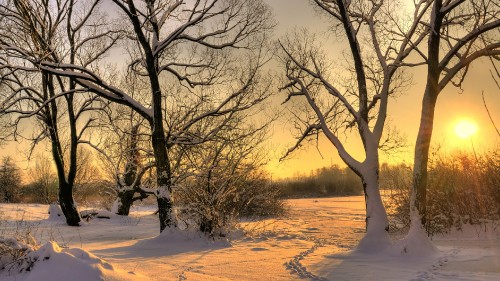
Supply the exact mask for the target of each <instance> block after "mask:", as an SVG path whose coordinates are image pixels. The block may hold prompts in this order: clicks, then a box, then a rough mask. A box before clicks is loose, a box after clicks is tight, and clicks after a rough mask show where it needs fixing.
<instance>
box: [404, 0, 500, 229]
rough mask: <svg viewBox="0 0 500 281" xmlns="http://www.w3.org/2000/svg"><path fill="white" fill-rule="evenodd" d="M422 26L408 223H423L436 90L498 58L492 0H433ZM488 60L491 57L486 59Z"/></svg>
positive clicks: (499, 10)
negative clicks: (422, 69) (425, 30)
mask: <svg viewBox="0 0 500 281" xmlns="http://www.w3.org/2000/svg"><path fill="white" fill-rule="evenodd" d="M428 2H429V3H432V11H431V14H430V17H429V18H428V20H426V21H425V25H426V26H428V27H429V28H430V29H431V30H432V32H430V34H429V36H428V38H427V46H426V48H424V47H423V46H421V47H422V49H421V50H419V51H418V53H419V54H420V55H421V57H422V58H423V60H424V61H425V63H426V65H427V83H426V87H425V92H424V94H423V99H422V113H421V118H420V127H419V131H418V136H417V141H416V145H415V155H414V170H413V188H412V195H411V196H412V197H411V208H410V211H411V213H412V215H411V219H412V227H414V228H422V225H425V219H426V218H425V214H426V196H427V195H426V189H427V181H428V180H427V177H428V176H427V164H428V161H429V147H430V143H431V136H432V130H433V123H434V111H435V105H436V102H437V99H438V97H439V94H440V93H441V91H442V90H443V89H444V88H445V87H446V86H447V85H449V84H450V83H451V84H452V85H454V86H456V87H459V88H460V87H461V85H462V82H463V81H464V79H465V77H466V74H467V72H468V70H469V67H470V65H471V64H472V63H473V62H474V61H476V60H478V59H480V58H481V57H490V58H492V59H494V60H495V61H497V62H498V59H499V55H500V40H499V38H500V37H499V32H498V28H499V27H500V6H499V3H498V1H488V0H486V1H484V0H481V1H476V0H471V1H465V0H434V1H428ZM492 61H493V60H492Z"/></svg>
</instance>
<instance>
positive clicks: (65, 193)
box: [59, 182, 81, 226]
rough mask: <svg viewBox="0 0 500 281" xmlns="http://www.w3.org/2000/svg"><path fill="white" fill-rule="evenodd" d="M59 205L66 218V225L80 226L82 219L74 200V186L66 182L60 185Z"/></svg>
mask: <svg viewBox="0 0 500 281" xmlns="http://www.w3.org/2000/svg"><path fill="white" fill-rule="evenodd" d="M59 204H60V205H61V210H62V212H63V214H64V216H65V217H66V223H67V224H68V225H70V226H79V225H80V221H81V219H80V214H79V213H78V210H77V209H76V205H75V200H74V199H73V186H72V185H70V184H68V183H66V182H60V183H59Z"/></svg>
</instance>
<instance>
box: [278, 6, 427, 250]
mask: <svg viewBox="0 0 500 281" xmlns="http://www.w3.org/2000/svg"><path fill="white" fill-rule="evenodd" d="M314 3H315V4H316V6H317V7H318V8H319V10H320V11H322V12H324V13H326V15H328V16H329V17H330V18H331V19H332V21H333V22H334V26H333V31H334V32H336V33H335V34H336V35H337V34H342V35H343V36H344V38H345V39H346V41H347V43H348V49H347V52H346V53H345V55H344V57H345V60H346V63H347V66H346V68H345V69H342V67H341V66H342V65H341V64H339V63H338V62H329V61H328V59H327V56H326V54H325V53H324V52H322V51H321V49H320V48H319V47H318V44H319V43H317V42H318V41H320V42H321V40H319V38H315V37H313V36H311V35H309V34H307V33H302V34H300V33H298V35H295V36H289V37H288V38H286V39H284V40H281V42H280V45H281V48H282V54H281V55H280V57H281V61H282V63H283V66H284V68H285V71H286V72H285V76H286V81H285V86H283V88H282V89H284V90H286V91H287V92H288V97H287V99H286V100H285V102H288V101H289V100H292V99H294V100H298V101H301V102H302V104H303V105H304V107H305V109H302V110H297V111H294V114H295V115H296V117H297V118H296V120H297V122H296V127H298V128H300V130H301V134H300V135H299V136H298V138H297V143H296V144H295V146H293V147H292V148H291V149H289V150H288V153H287V155H288V154H289V153H291V152H293V151H294V150H296V149H297V148H299V147H300V145H301V144H302V143H303V142H304V141H305V140H307V139H310V138H311V137H313V136H317V135H318V134H319V133H321V132H322V133H323V134H324V135H325V136H326V138H327V139H328V140H329V141H330V142H331V143H332V144H333V146H334V147H335V148H336V150H337V151H338V153H339V155H340V157H341V158H342V160H343V161H344V162H345V163H346V164H347V165H348V166H349V167H350V168H351V169H352V170H353V171H354V172H355V173H356V174H357V175H358V176H359V177H360V178H361V180H362V182H363V187H364V193H365V199H366V222H367V235H366V236H365V238H364V239H363V240H362V241H361V243H360V249H362V248H363V245H371V246H374V245H375V246H377V245H378V246H383V245H387V243H388V242H389V238H388V234H387V230H388V219H387V214H386V211H385V208H384V205H383V203H382V199H381V196H380V192H379V183H378V181H379V176H378V175H379V147H380V145H381V139H382V134H383V131H384V125H385V123H386V117H387V107H388V101H389V97H390V96H391V95H393V94H395V93H397V92H398V91H400V90H401V89H404V88H405V87H406V86H407V85H408V79H407V78H406V77H405V76H404V75H403V73H402V72H401V71H400V69H401V67H403V66H416V65H418V63H411V62H408V56H409V55H410V54H411V53H412V52H414V51H415V50H416V46H418V45H419V44H420V43H421V42H422V41H423V40H424V39H425V38H426V36H427V34H428V32H429V29H428V28H427V27H426V26H422V25H420V21H421V20H422V19H424V18H425V16H426V12H427V10H428V9H429V7H430V5H431V3H429V2H428V1H416V2H415V3H414V6H413V8H414V9H413V14H412V15H411V16H410V19H406V18H404V17H402V16H399V17H398V15H397V14H395V12H396V11H398V10H399V9H398V8H397V7H398V5H400V3H398V2H397V1H383V0H380V1H344V0H336V1H326V0H315V1H314ZM334 63H336V64H334ZM332 70H334V71H335V73H332ZM334 75H336V76H337V77H335V76H334ZM342 76H345V77H346V79H341V78H339V77H342ZM350 128H353V129H354V130H355V131H356V132H357V133H358V135H359V138H360V140H361V142H362V144H363V148H364V152H365V158H364V160H361V161H360V160H357V159H355V158H354V157H353V156H352V155H351V154H350V153H349V152H348V147H349V143H346V142H343V141H342V132H343V131H345V130H346V129H350Z"/></svg>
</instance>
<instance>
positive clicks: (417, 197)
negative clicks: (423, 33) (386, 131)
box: [410, 0, 443, 226]
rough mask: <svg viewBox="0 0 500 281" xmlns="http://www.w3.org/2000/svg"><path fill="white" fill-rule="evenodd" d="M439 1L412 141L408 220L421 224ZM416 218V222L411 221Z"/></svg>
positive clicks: (435, 92)
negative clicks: (423, 88)
mask: <svg viewBox="0 0 500 281" xmlns="http://www.w3.org/2000/svg"><path fill="white" fill-rule="evenodd" d="M441 8H442V0H437V1H436V2H435V3H434V7H433V10H432V16H431V18H432V19H431V21H432V22H431V28H432V30H431V32H430V34H429V41H428V63H427V83H426V86H425V92H424V97H423V99H422V114H421V118H420V126H419V130H418V135H417V142H416V144H415V155H414V162H413V186H412V190H411V196H410V200H411V202H410V213H411V214H410V219H411V220H412V225H414V226H419V225H420V224H421V226H425V224H426V220H425V216H426V196H427V163H428V160H429V147H430V143H431V137H432V130H433V126H434V110H435V107H436V102H437V97H438V94H439V76H440V70H439V50H440V47H439V45H440V40H441V37H440V31H441V26H442V21H443V17H442V15H441V14H440V12H439V11H440V10H441ZM418 218H420V223H419V224H416V222H415V220H418Z"/></svg>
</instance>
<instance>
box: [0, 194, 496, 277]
mask: <svg viewBox="0 0 500 281" xmlns="http://www.w3.org/2000/svg"><path fill="white" fill-rule="evenodd" d="M288 203H289V206H290V208H291V211H290V214H289V215H288V216H287V217H285V218H280V219H268V220H262V221H247V222H243V223H241V225H240V228H241V229H242V230H241V231H239V232H237V233H235V234H234V235H233V237H231V239H229V241H217V242H213V241H212V242H210V241H207V240H206V239H204V238H201V237H199V236H198V235H197V234H196V233H192V232H191V233H185V232H171V231H168V230H167V231H166V232H164V233H163V234H162V235H160V236H158V229H159V224H158V221H157V217H156V216H155V215H153V212H154V210H155V209H154V207H147V206H145V207H144V206H142V207H141V206H139V207H135V208H134V209H133V211H132V215H131V217H128V218H124V217H118V216H114V217H112V218H111V219H94V220H92V221H90V222H88V223H84V225H83V226H82V227H78V228H74V227H68V226H65V225H64V223H63V222H62V221H58V220H57V219H55V220H54V219H51V220H48V219H47V218H48V214H47V210H48V206H47V205H25V204H0V221H1V222H0V234H2V233H3V234H4V236H5V235H6V234H7V233H13V232H14V231H16V229H17V230H21V229H24V230H26V229H30V230H31V233H32V235H33V236H34V237H35V238H36V240H37V241H39V243H41V244H42V245H43V247H42V249H41V250H39V251H37V252H36V255H38V257H42V258H40V259H39V261H38V262H37V263H35V265H34V267H33V268H32V270H31V271H30V272H26V273H23V274H14V272H11V273H10V274H9V273H5V272H4V273H3V274H2V275H0V280H2V281H3V280H5V281H11V280H12V281H13V280H16V281H23V280H41V281H43V280H73V281H77V280H148V281H150V280H500V243H499V242H500V229H493V227H489V228H487V229H486V232H485V231H484V229H483V230H479V229H475V228H472V227H471V228H468V229H465V230H464V231H462V232H454V233H451V234H449V235H446V236H442V237H436V238H435V240H434V243H435V244H436V245H437V246H438V249H439V252H438V253H437V254H436V255H434V256H426V257H416V256H412V255H408V254H397V253H390V254H389V253H371V254H369V255H368V254H360V253H356V252H352V251H351V250H353V249H354V247H355V246H356V244H357V242H358V241H359V239H361V237H363V233H364V201H363V197H361V196H356V197H343V198H324V199H299V200H289V202H288ZM10 235H13V234H10ZM48 241H55V242H56V243H46V242H48Z"/></svg>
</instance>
